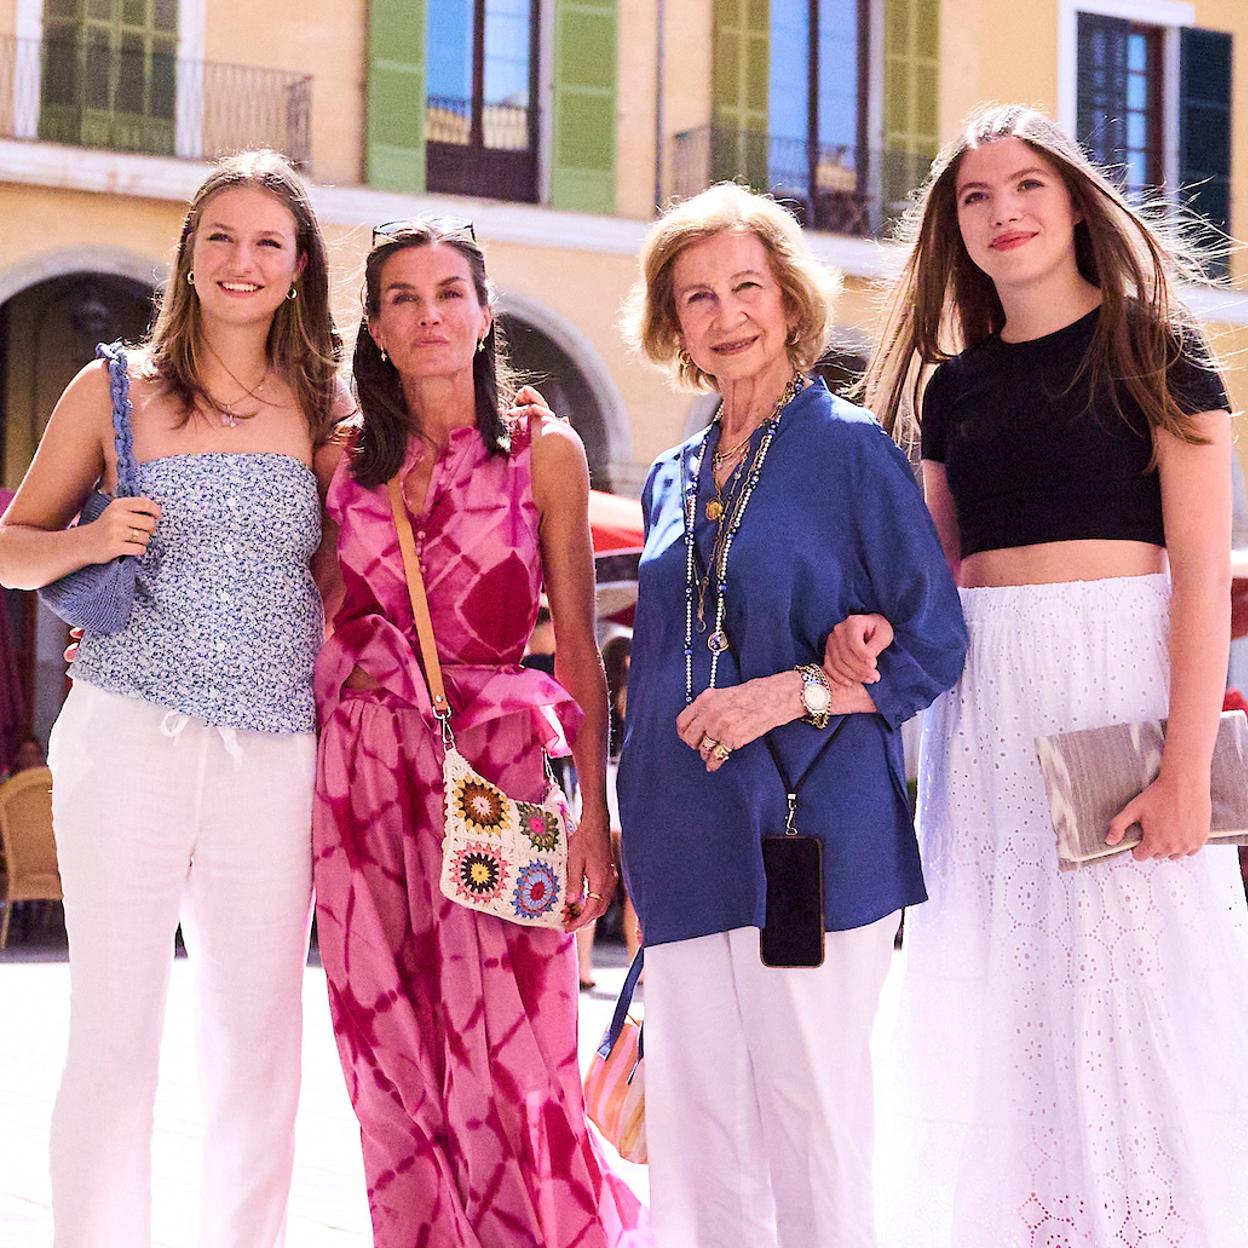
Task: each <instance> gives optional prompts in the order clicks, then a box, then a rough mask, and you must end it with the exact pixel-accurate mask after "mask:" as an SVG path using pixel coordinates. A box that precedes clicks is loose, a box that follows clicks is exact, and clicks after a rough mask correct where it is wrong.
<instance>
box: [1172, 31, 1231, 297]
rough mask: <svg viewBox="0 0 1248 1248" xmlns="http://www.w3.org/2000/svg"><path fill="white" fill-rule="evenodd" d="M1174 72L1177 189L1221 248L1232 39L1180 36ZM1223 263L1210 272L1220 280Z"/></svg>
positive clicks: (1227, 192)
mask: <svg viewBox="0 0 1248 1248" xmlns="http://www.w3.org/2000/svg"><path fill="white" fill-rule="evenodd" d="M1182 36H1183V42H1182V45H1181V55H1180V62H1179V63H1180V68H1179V184H1180V185H1181V186H1182V187H1183V196H1184V199H1185V201H1186V202H1187V204H1188V206H1189V207H1190V208H1191V209H1192V210H1193V211H1194V212H1197V213H1199V214H1200V215H1201V216H1202V217H1203V218H1204V219H1205V220H1206V221H1208V222H1209V223H1210V224H1211V225H1213V226H1214V227H1215V228H1214V229H1213V230H1211V231H1210V239H1209V241H1210V243H1211V245H1212V246H1213V247H1215V248H1217V247H1218V246H1219V244H1221V246H1223V247H1225V242H1224V241H1223V240H1221V233H1222V232H1229V230H1230V228H1231V117H1232V112H1231V36H1230V35H1226V34H1222V33H1221V32H1220V31H1216V30H1197V29H1190V28H1189V29H1185V30H1184V31H1183V32H1182ZM1228 259H1229V258H1228V257H1225V256H1223V257H1219V258H1218V259H1217V260H1216V261H1215V263H1214V268H1215V269H1216V270H1217V271H1218V272H1220V273H1223V274H1225V273H1226V271H1227V268H1228Z"/></svg>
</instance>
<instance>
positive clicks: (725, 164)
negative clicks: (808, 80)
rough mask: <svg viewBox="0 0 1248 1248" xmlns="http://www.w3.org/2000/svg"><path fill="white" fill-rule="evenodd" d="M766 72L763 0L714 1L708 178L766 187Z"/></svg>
mask: <svg viewBox="0 0 1248 1248" xmlns="http://www.w3.org/2000/svg"><path fill="white" fill-rule="evenodd" d="M770 70H771V5H770V4H769V2H768V0H715V62H714V98H715V113H714V123H713V126H712V130H711V162H710V163H711V168H710V180H711V181H712V182H721V181H723V180H725V179H732V178H741V179H744V180H745V181H746V182H747V183H748V184H749V185H750V186H751V187H753V188H754V189H755V190H758V191H765V190H767V189H768V183H769V178H768V171H767V148H768V136H767V94H768V86H769V83H770ZM802 87H804V82H803V83H802V84H801V86H800V87H799V89H801V88H802Z"/></svg>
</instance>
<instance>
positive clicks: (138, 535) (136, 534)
mask: <svg viewBox="0 0 1248 1248" xmlns="http://www.w3.org/2000/svg"><path fill="white" fill-rule="evenodd" d="M142 537H143V530H142V529H136V528H135V527H134V525H131V526H130V540H131V541H132V542H135V543H138V542H139V541H140V540H142Z"/></svg>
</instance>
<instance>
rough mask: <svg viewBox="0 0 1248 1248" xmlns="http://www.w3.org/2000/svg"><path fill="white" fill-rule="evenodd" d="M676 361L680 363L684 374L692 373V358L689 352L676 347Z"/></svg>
mask: <svg viewBox="0 0 1248 1248" xmlns="http://www.w3.org/2000/svg"><path fill="white" fill-rule="evenodd" d="M676 359H677V360H678V361H679V362H680V366H681V368H683V369H684V370H685V372H692V371H693V367H694V364H693V356H691V355H690V354H689V352H688V351H686V350H685V349H684V347H678V348H677V349H676Z"/></svg>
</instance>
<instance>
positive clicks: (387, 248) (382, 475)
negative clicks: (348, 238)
mask: <svg viewBox="0 0 1248 1248" xmlns="http://www.w3.org/2000/svg"><path fill="white" fill-rule="evenodd" d="M434 243H441V244H443V245H444V246H447V247H454V248H455V250H456V251H458V252H459V253H460V254H461V255H462V256H463V257H464V258H465V259H466V260H467V261H468V272H469V274H470V276H471V278H472V285H473V288H474V289H475V290H476V292H477V299H478V301H479V302H480V304H481V306H482V307H483V308H489V309H490V310H491V311H493V310H494V308H495V305H496V303H497V297H496V295H495V292H494V285H493V283H492V282H491V281H490V279H489V276H488V275H487V273H486V271H485V253H484V252H483V251H482V250H481V247H480V246H479V245H478V243H477V241H476V239H474V238H473V237H472V234H471V232H470V231H469V229H468V228H467V225H466V224H463V225H461V224H459V223H458V222H456V221H451V220H447V219H443V218H440V217H427V218H423V219H421V220H417V221H411V222H404V223H403V225H402V226H399V227H394V228H391V229H390V230H389V231H388V232H387V233H386V234H385V235H384V236H383V237H381V238H379V239H377V241H376V242H375V243H374V245H373V249H372V250H371V251H370V252H369V253H368V259H367V261H366V262H365V265H364V293H363V302H364V317H363V320H362V321H361V323H360V332H359V335H358V337H357V338H356V340H355V356H354V360H353V363H352V373H353V375H354V379H355V390H356V395H357V397H358V399H359V403H360V411H361V413H362V422H361V427H360V438H359V442H358V445H357V449H356V453H355V457H354V459H353V460H352V464H351V472H352V475H353V476H354V477H355V479H356V480H357V481H358V482H359V483H360V484H361V485H364V486H370V487H371V486H375V485H380V484H381V483H382V482H383V481H387V480H389V479H390V478H391V477H392V476H394V474H395V473H396V472H398V471H399V469H400V468H401V467H402V466H403V456H404V454H405V453H406V451H407V441H408V438H409V437H410V436H411V434H413V433H416V434H418V435H421V436H423V434H422V431H421V429H420V428H419V426H418V425H417V424H415V423H414V421H413V414H412V412H410V411H409V410H408V406H407V399H406V397H405V396H404V394H403V381H402V378H401V377H400V376H399V371H398V369H397V368H395V366H394V362H393V361H392V360H383V359H382V358H381V351H380V349H379V348H378V346H377V344H376V343H375V342H374V341H373V336H372V334H370V333H369V332H368V322H369V321H370V320H374V319H375V318H376V317H377V315H378V314H379V313H380V311H381V271H382V269H383V268H384V267H385V263H386V261H387V260H389V259H390V257H391V256H393V255H396V254H397V253H398V252H400V251H403V250H405V249H406V248H409V247H429V246H432V245H433V244H434ZM472 382H473V391H474V395H475V399H476V406H477V429H478V430H479V431H480V433H481V438H482V440H483V441H484V442H485V445H486V447H487V449H488V450H489V451H491V452H492V453H494V454H506V453H507V452H508V451H509V450H510V449H511V438H510V436H509V435H508V432H507V426H506V425H505V424H504V422H503V417H502V412H503V410H504V409H506V408H507V407H510V406H511V403H512V400H513V399H514V398H515V383H514V379H513V375H512V372H511V368H510V365H509V364H508V360H507V347H506V343H505V341H504V338H503V331H502V329H501V328H500V326H499V324H498V317H497V316H494V317H493V318H492V319H491V321H490V332H489V333H488V334H487V335H486V338H485V343H484V345H483V346H482V348H481V350H480V351H478V352H477V353H476V355H475V356H474V357H473V361H472Z"/></svg>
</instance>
